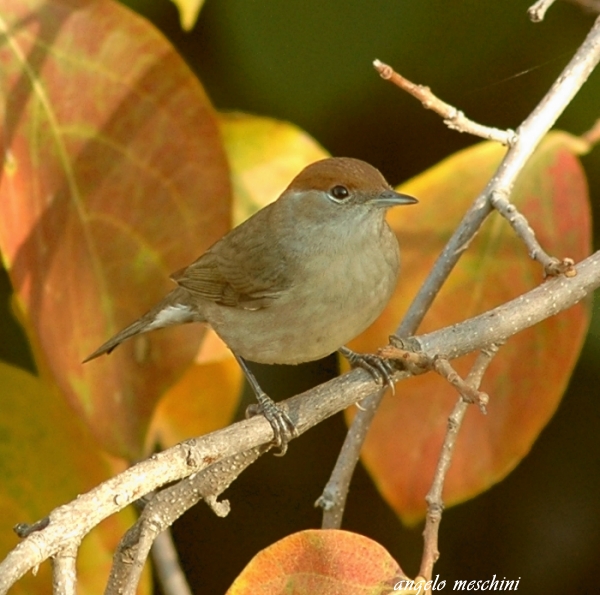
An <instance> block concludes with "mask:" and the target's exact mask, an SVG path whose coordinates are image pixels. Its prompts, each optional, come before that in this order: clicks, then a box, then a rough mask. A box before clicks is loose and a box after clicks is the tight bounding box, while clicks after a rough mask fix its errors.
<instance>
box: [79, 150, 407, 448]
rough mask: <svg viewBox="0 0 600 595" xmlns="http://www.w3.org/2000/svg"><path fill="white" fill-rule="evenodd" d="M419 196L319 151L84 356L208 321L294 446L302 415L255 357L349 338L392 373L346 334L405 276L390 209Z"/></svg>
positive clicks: (369, 362)
mask: <svg viewBox="0 0 600 595" xmlns="http://www.w3.org/2000/svg"><path fill="white" fill-rule="evenodd" d="M416 202H417V200H416V199H414V198H412V197H411V196H406V195H404V194H399V193H397V192H395V191H394V190H393V189H392V188H391V187H390V186H389V184H388V183H387V182H386V181H385V179H384V177H383V176H382V175H381V173H380V172H379V171H378V170H376V169H375V168H374V167H372V166H371V165H369V164H368V163H365V162H364V161H360V160H358V159H350V158H331V159H323V160H322V161H317V162H316V163H313V164H311V165H309V166H307V167H306V168H305V169H303V170H302V171H301V172H300V173H299V174H298V175H297V176H296V177H295V178H294V179H293V180H292V182H291V184H290V185H289V186H288V187H287V189H286V190H285V191H284V192H283V194H282V195H281V196H280V197H279V198H278V199H277V200H276V201H275V202H273V203H271V204H269V205H267V206H266V207H264V208H263V209H261V210H260V211H258V212H257V213H255V214H254V215H253V216H252V217H250V218H249V219H248V220H247V221H245V222H244V223H242V224H241V225H239V226H238V227H236V228H234V229H232V230H231V231H230V232H229V233H227V234H226V235H225V236H224V237H223V238H221V239H220V240H219V241H218V242H216V243H215V244H213V245H212V246H211V247H210V248H209V249H208V250H207V251H206V252H205V253H204V254H203V255H202V256H201V257H200V258H198V260H196V261H195V262H193V263H192V264H191V265H189V266H188V267H186V268H184V269H181V270H180V271H177V272H176V273H174V274H173V276H172V279H173V280H174V281H175V282H176V283H177V287H176V288H175V289H173V290H172V291H171V292H170V293H169V294H167V296H166V297H165V298H164V299H163V300H162V301H161V302H159V303H158V304H157V305H156V306H154V308H152V309H151V310H150V311H149V312H148V313H147V314H144V316H142V317H141V318H139V319H138V320H136V321H135V322H133V323H132V324H131V325H130V326H128V327H127V328H125V329H124V330H122V331H121V332H120V333H117V334H116V335H115V336H114V337H113V338H112V339H110V340H109V341H107V342H106V343H104V345H102V346H101V347H99V348H98V349H97V350H96V351H94V353H92V354H91V355H90V356H89V357H88V358H86V360H85V362H87V361H89V360H91V359H94V358H96V357H98V356H99V355H102V354H103V353H110V352H111V351H112V350H113V349H114V348H115V347H117V346H118V345H119V344H120V343H122V342H123V341H125V340H127V339H129V338H131V337H133V336H135V335H138V334H140V333H145V332H147V331H151V330H154V329H158V328H163V327H167V326H172V325H176V324H183V323H186V322H204V323H208V324H210V325H211V326H212V327H213V329H214V330H215V331H216V333H217V334H218V335H219V336H220V337H221V338H222V339H223V341H224V342H225V343H226V344H227V346H228V347H229V348H230V349H231V351H232V352H233V354H234V355H235V357H236V359H237V360H238V362H239V364H240V366H241V367H242V369H243V371H244V373H245V375H246V378H247V379H248V381H249V383H250V385H251V387H252V389H253V390H254V393H255V394H256V398H257V401H258V403H259V406H260V409H261V411H262V413H263V414H264V415H265V417H266V418H267V419H268V420H269V422H270V423H271V426H272V427H273V432H274V435H275V443H276V444H277V446H278V447H279V448H280V454H283V453H285V450H286V449H287V443H288V441H289V440H290V438H291V437H293V436H294V435H295V433H296V429H295V427H294V424H293V423H292V421H291V420H290V419H289V417H288V416H287V414H286V413H285V412H283V411H282V410H281V409H280V408H279V407H278V406H277V405H276V404H275V403H274V402H273V401H272V400H271V399H270V398H269V397H268V396H267V395H266V394H265V393H264V392H263V391H262V389H261V388H260V386H259V385H258V383H257V381H256V379H255V378H254V376H253V374H252V373H251V372H250V370H249V369H248V367H247V365H246V363H245V361H244V360H250V361H253V362H261V363H266V364H299V363H301V362H308V361H312V360H317V359H320V358H322V357H325V356H327V355H329V354H331V353H333V352H334V351H336V350H340V352H341V353H342V354H343V355H344V356H345V357H346V358H347V359H348V360H349V361H350V363H351V364H352V365H363V366H365V367H366V368H367V369H369V370H370V371H371V373H373V374H374V375H375V376H376V378H378V379H381V380H387V379H388V377H387V374H386V369H385V366H382V365H381V363H380V362H378V361H377V360H376V359H375V356H372V357H370V358H369V357H365V356H361V355H359V354H356V353H354V352H353V351H351V350H349V349H347V348H345V347H343V345H344V344H345V343H347V342H348V341H350V340H351V339H353V338H354V337H356V336H357V335H359V334H360V333H361V332H362V331H363V330H365V329H366V328H367V327H368V326H369V325H370V324H371V323H372V322H373V321H374V320H375V319H376V318H377V317H378V316H379V315H380V314H381V312H382V310H383V309H384V307H385V306H386V304H387V302H388V300H389V299H390V297H391V295H392V293H393V291H394V288H395V286H396V281H397V279H398V272H399V249H398V242H397V241H396V237H395V235H394V233H393V232H392V230H391V229H390V228H389V226H388V224H387V223H386V221H385V213H386V211H387V210H388V209H389V208H390V207H394V206H397V205H408V204H413V203H416Z"/></svg>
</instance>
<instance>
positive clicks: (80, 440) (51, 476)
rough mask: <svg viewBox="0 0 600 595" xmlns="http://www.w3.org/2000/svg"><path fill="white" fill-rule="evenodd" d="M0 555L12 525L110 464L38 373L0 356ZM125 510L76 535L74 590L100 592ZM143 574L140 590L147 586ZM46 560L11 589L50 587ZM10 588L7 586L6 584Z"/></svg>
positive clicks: (8, 544) (72, 492)
mask: <svg viewBox="0 0 600 595" xmlns="http://www.w3.org/2000/svg"><path fill="white" fill-rule="evenodd" d="M0 386H2V393H1V396H0V399H1V406H2V416H0V437H1V440H0V475H1V476H2V482H1V483H0V560H1V559H3V558H4V557H5V555H6V554H7V553H8V551H9V550H11V549H12V548H14V547H15V546H16V545H17V544H18V541H19V540H18V538H17V537H16V535H15V534H14V533H13V531H12V527H13V526H14V525H15V524H17V523H18V522H26V523H33V522H35V521H37V520H39V519H42V518H44V517H45V516H46V515H48V514H49V513H50V512H51V510H52V509H53V508H55V507H57V506H59V505H62V504H64V503H65V502H68V501H70V500H74V499H75V498H76V496H77V494H81V493H83V492H86V491H88V490H90V489H91V488H93V487H95V486H96V485H97V484H99V483H100V482H102V481H104V480H106V479H107V478H108V477H110V475H111V473H112V469H111V466H110V465H109V464H108V462H107V460H106V459H104V458H103V457H102V456H101V455H100V454H99V451H98V447H97V444H96V442H95V441H94V440H93V438H92V437H91V435H90V434H89V432H88V430H87V429H86V428H85V427H84V426H83V424H82V423H81V422H79V421H78V420H77V419H76V418H74V417H73V413H72V410H71V409H70V407H68V405H67V404H66V403H65V402H64V401H63V400H62V399H61V398H59V397H57V396H56V395H55V394H54V393H53V392H52V390H51V389H49V388H48V387H47V386H46V385H45V384H44V383H43V381H42V380H40V379H39V378H36V377H34V376H32V375H31V374H28V373H27V372H24V371H23V370H20V369H18V368H16V367H13V366H9V365H7V364H4V363H1V362H0ZM134 520H135V519H134V515H133V513H132V511H131V510H130V509H128V510H126V511H123V512H122V513H120V514H118V515H115V516H112V517H111V518H109V519H107V520H106V521H105V522H103V523H102V524H101V525H99V526H98V527H96V528H95V529H94V530H93V531H92V532H91V533H90V534H89V535H88V536H87V537H86V538H85V539H84V541H83V544H82V547H81V549H80V552H79V555H78V587H80V591H81V593H100V592H102V588H103V586H104V585H105V584H106V580H107V578H108V572H109V570H110V565H111V563H112V553H113V550H114V548H115V547H116V545H117V543H118V540H119V538H120V536H121V535H122V534H123V533H124V532H125V531H126V529H127V528H128V526H130V525H131V524H132V523H133V522H134ZM147 579H148V577H146V580H145V581H144V582H143V584H142V591H141V592H142V593H147V592H148V589H149V586H150V585H149V582H148V580H147ZM51 585H52V578H51V572H50V564H49V563H45V564H42V566H41V567H40V571H39V573H38V574H37V576H34V575H33V574H27V575H26V576H24V577H23V578H22V579H21V580H20V581H19V582H18V584H17V585H16V587H15V593H26V594H28V595H32V594H40V593H50V592H51V589H52V587H51ZM11 593H12V591H11Z"/></svg>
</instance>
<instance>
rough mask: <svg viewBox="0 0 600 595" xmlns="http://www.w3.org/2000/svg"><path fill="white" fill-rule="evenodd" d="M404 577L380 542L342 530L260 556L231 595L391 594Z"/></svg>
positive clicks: (292, 538)
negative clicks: (287, 594) (288, 594)
mask: <svg viewBox="0 0 600 595" xmlns="http://www.w3.org/2000/svg"><path fill="white" fill-rule="evenodd" d="M403 578H405V577H404V573H403V572H402V570H401V568H400V566H399V565H398V563H397V562H396V561H395V560H394V559H393V558H392V557H391V556H390V554H389V553H388V552H387V551H386V550H385V548H383V546H381V545H379V544H378V543H376V542H375V541H373V540H371V539H369V538H368V537H364V536H363V535H358V534H356V533H350V532H349V531H340V530H334V529H329V530H319V531H318V530H309V531H301V532H300V533H294V534H293V535H288V536H287V537H285V538H284V539H282V540H280V541H278V542H277V543H274V544H273V545H271V546H269V547H268V548H266V549H264V550H263V551H261V552H259V553H258V554H257V555H256V556H254V558H253V559H252V560H251V561H250V563H249V564H248V565H247V566H246V568H244V570H243V571H242V573H241V574H240V575H239V576H238V577H237V579H236V580H235V582H234V583H233V585H232V586H231V587H230V588H229V590H228V591H227V595H246V594H248V595H249V594H252V595H280V594H281V595H283V594H285V593H294V594H298V595H300V594H303V593H306V594H307V595H311V594H314V593H327V594H328V595H346V594H347V595H360V594H364V595H367V594H372V593H388V592H391V591H392V590H393V588H394V585H396V584H397V583H399V582H400V581H401V580H402V579H403Z"/></svg>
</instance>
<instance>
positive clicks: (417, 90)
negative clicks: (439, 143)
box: [373, 60, 515, 146]
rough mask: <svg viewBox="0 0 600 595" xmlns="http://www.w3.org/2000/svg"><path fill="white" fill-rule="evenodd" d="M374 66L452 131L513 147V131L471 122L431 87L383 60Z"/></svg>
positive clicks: (387, 79)
mask: <svg viewBox="0 0 600 595" xmlns="http://www.w3.org/2000/svg"><path fill="white" fill-rule="evenodd" d="M373 66H374V67H375V70H377V72H378V73H379V75H380V76H381V78H382V79H384V80H386V81H390V82H392V83H394V85H396V86H398V87H400V88H401V89H402V90H404V91H406V92H407V93H410V94H411V95H412V96H413V97H416V98H417V99H418V100H419V101H420V102H421V103H422V104H423V107H424V108H426V109H430V110H432V111H434V112H435V113H436V114H439V115H440V116H442V118H444V124H446V126H448V128H450V129H451V130H456V131H458V132H466V133H468V134H472V135H474V136H478V137H480V138H486V139H488V140H494V141H497V142H499V143H501V144H503V145H507V146H511V145H512V144H513V142H514V140H515V133H514V131H513V130H500V129H499V128H490V127H489V126H484V125H483V124H478V123H477V122H474V121H473V120H469V118H467V117H466V116H465V115H464V114H463V112H461V111H460V110H458V109H456V108H455V107H454V106H452V105H450V104H449V103H446V102H445V101H442V100H441V99H440V98H439V97H437V96H436V95H434V94H433V93H432V92H431V89H430V88H429V87H426V86H424V85H417V84H415V83H413V82H412V81H409V80H408V79H407V78H405V77H403V76H402V75H401V74H399V73H397V72H396V71H395V70H394V69H393V68H392V67H391V66H389V65H388V64H384V63H383V62H381V60H374V61H373Z"/></svg>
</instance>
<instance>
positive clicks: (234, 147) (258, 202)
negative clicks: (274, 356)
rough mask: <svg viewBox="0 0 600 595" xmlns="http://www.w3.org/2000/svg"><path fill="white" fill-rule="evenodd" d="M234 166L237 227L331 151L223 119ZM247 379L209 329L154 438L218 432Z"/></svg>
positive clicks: (282, 130)
mask: <svg viewBox="0 0 600 595" xmlns="http://www.w3.org/2000/svg"><path fill="white" fill-rule="evenodd" d="M219 124H220V128H221V132H222V135H223V141H224V143H225V150H226V152H227V157H228V159H229V164H230V168H231V178H232V182H233V195H234V206H233V213H234V223H235V224H236V225H238V224H240V223H242V221H244V220H245V219H247V218H248V217H250V215H252V214H253V213H255V212H256V211H257V210H258V209H260V208H262V207H264V206H265V205H267V204H268V203H270V202H273V201H274V200H275V199H276V198H277V197H278V196H279V195H280V194H281V192H282V191H283V190H284V189H285V188H286V187H287V186H288V184H289V183H290V182H291V181H292V179H293V178H294V177H295V176H296V174H297V173H298V172H299V171H301V170H302V169H303V168H304V167H306V166H307V165H308V164H309V163H312V162H313V161H317V160H319V159H323V158H325V157H327V153H326V152H325V150H324V149H323V148H321V147H320V146H319V144H318V143H317V142H316V141H315V140H313V139H312V138H311V137H310V136H309V135H308V134H306V132H304V131H302V130H300V129H299V128H298V127H296V126H294V125H292V124H288V123H287V122H281V121H279V120H274V119H272V118H263V117H258V116H252V115H248V114H242V113H228V114H220V115H219ZM241 386H242V375H241V371H240V369H239V367H238V365H237V363H236V362H235V361H234V360H233V356H232V355H231V352H230V351H229V350H228V349H227V347H226V346H225V345H224V344H223V342H222V341H221V340H220V339H219V338H218V337H217V336H216V335H215V333H214V332H212V331H211V330H209V331H208V332H207V334H206V337H205V339H204V341H203V343H202V347H201V350H200V353H199V354H198V357H197V358H196V362H195V364H194V365H193V366H192V367H191V368H189V369H188V370H187V371H186V373H185V375H184V376H183V377H182V379H181V381H180V382H179V383H177V384H176V385H175V386H173V387H172V388H171V389H170V390H169V392H168V393H167V394H166V395H165V396H164V398H163V399H162V401H161V403H160V405H159V406H158V408H157V409H156V415H155V417H154V420H153V424H152V431H151V432H150V434H149V443H150V445H152V444H153V443H154V442H155V441H156V440H159V441H160V443H161V444H162V445H163V446H167V445H170V444H175V443H177V442H179V441H181V440H184V439H185V438H189V437H191V436H198V435H200V434H205V433H207V432H211V431H213V430H217V429H219V428H221V427H223V426H224V425H226V424H227V423H229V422H230V421H231V419H232V417H233V415H234V413H235V411H236V409H237V405H238V402H239V396H240V389H241Z"/></svg>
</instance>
